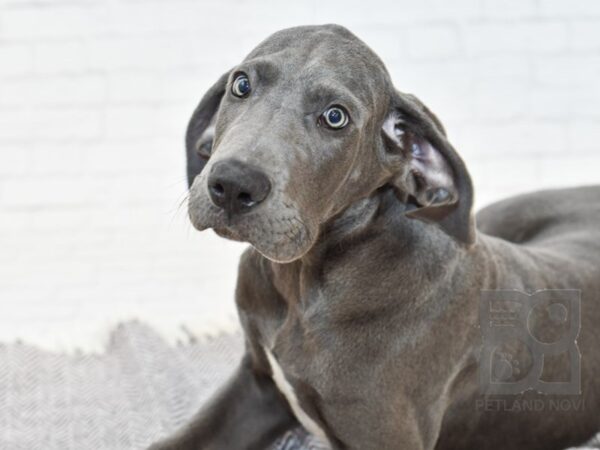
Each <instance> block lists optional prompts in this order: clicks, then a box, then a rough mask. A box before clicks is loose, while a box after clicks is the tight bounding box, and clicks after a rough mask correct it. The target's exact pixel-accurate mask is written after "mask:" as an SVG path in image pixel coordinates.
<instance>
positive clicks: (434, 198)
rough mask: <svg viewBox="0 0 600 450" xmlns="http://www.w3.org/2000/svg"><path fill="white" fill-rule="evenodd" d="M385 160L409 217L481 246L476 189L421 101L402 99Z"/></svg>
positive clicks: (390, 118)
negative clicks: (475, 214)
mask: <svg viewBox="0 0 600 450" xmlns="http://www.w3.org/2000/svg"><path fill="white" fill-rule="evenodd" d="M383 136H384V142H385V151H386V155H385V157H384V158H385V160H386V162H387V163H388V167H389V168H390V171H391V173H392V177H393V178H392V184H393V185H394V186H395V187H396V190H397V193H398V195H400V196H401V198H402V200H403V201H404V202H406V203H407V205H408V213H407V215H408V216H409V217H413V218H417V219H422V220H426V221H429V222H434V223H437V224H438V225H439V226H440V227H441V228H442V229H443V230H444V231H445V232H446V233H448V234H449V235H450V236H452V237H453V238H455V239H456V240H458V241H459V242H462V243H465V244H472V243H473V242H474V241H475V220H474V218H473V214H472V208H473V185H472V182H471V177H470V176H469V173H468V171H467V169H466V167H465V164H464V162H463V161H462V159H461V158H460V156H458V153H457V152H456V151H455V150H454V148H452V146H451V145H450V143H449V142H448V141H447V139H446V135H445V131H444V128H443V127H442V124H441V123H440V121H439V120H438V119H437V117H435V115H433V113H431V111H429V109H427V108H426V107H425V105H423V104H422V103H421V102H420V101H419V100H418V99H417V98H416V97H414V96H412V95H407V94H400V93H398V94H397V95H396V96H395V98H394V99H393V101H392V105H391V107H390V111H389V112H388V115H387V117H386V119H385V121H384V124H383Z"/></svg>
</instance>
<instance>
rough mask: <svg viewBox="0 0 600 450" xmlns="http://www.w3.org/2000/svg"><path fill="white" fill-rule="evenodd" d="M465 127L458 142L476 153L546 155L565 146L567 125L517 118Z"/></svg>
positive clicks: (561, 149)
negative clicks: (506, 121) (514, 121)
mask: <svg viewBox="0 0 600 450" xmlns="http://www.w3.org/2000/svg"><path fill="white" fill-rule="evenodd" d="M469 127H470V128H468V131H466V132H464V133H463V135H462V145H463V146H464V147H467V148H469V149H472V151H473V152H474V153H476V154H478V155H480V156H483V155H485V156H486V157H493V156H498V155H502V156H503V157H504V156H505V155H514V154H520V155H539V154H544V155H550V154H558V153H560V152H564V151H566V149H567V147H568V144H567V129H566V126H565V125H564V124H562V123H554V122H534V121H519V122H516V123H513V124H511V123H497V124H479V123H476V124H472V125H470V126H469Z"/></svg>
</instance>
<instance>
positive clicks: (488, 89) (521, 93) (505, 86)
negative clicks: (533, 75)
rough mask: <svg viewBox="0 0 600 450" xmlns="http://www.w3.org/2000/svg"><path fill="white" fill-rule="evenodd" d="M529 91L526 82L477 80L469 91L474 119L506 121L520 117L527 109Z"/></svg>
mask: <svg viewBox="0 0 600 450" xmlns="http://www.w3.org/2000/svg"><path fill="white" fill-rule="evenodd" d="M529 91H530V86H529V83H527V82H516V81H514V82H512V83H502V82H498V81H497V80H490V81H488V80H481V81H479V82H478V83H476V84H475V86H474V87H473V90H472V91H471V95H472V98H473V105H474V108H473V114H474V116H475V117H474V120H476V121H478V122H480V121H486V120H500V121H508V120H516V119H519V118H522V117H523V115H524V114H525V112H526V111H527V106H528V97H529Z"/></svg>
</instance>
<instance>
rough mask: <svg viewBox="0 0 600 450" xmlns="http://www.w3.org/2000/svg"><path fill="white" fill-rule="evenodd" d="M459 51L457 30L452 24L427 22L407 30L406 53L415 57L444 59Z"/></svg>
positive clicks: (455, 54)
mask: <svg viewBox="0 0 600 450" xmlns="http://www.w3.org/2000/svg"><path fill="white" fill-rule="evenodd" d="M460 51H461V48H460V42H459V39H458V30H457V29H456V27H455V26H453V25H433V24H428V25H425V26H422V27H413V28H411V29H410V30H409V31H408V54H409V55H410V56H411V57H413V58H417V59H421V58H423V59H425V58H432V59H438V60H439V59H444V58H451V57H453V56H457V55H458V54H459V53H460Z"/></svg>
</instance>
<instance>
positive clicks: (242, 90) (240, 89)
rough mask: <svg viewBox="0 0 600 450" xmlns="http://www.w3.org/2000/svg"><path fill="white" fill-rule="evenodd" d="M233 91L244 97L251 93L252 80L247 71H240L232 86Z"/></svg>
mask: <svg viewBox="0 0 600 450" xmlns="http://www.w3.org/2000/svg"><path fill="white" fill-rule="evenodd" d="M231 93H232V94H233V95H235V96H236V97H239V98H242V97H245V96H247V95H248V94H249V93H250V80H249V79H248V76H247V75H246V74H245V73H240V74H239V75H238V76H237V77H236V78H235V80H233V84H232V86H231Z"/></svg>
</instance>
